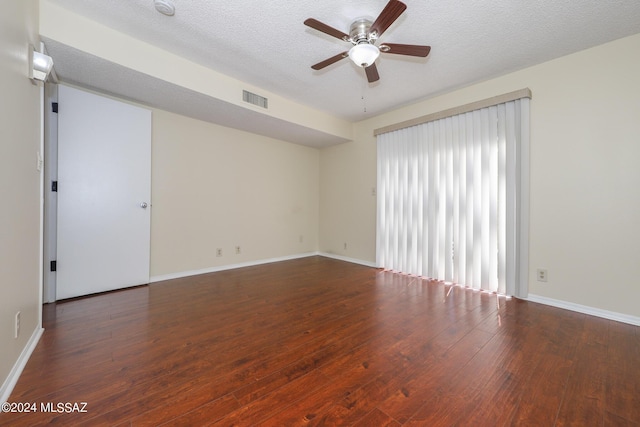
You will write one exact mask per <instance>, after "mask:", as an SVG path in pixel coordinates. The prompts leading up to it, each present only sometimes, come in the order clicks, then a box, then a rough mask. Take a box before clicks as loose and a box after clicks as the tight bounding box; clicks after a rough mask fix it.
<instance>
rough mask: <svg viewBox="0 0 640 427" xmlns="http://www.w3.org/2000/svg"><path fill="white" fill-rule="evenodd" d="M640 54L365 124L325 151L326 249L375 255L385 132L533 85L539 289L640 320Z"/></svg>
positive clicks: (544, 73)
mask: <svg viewBox="0 0 640 427" xmlns="http://www.w3.org/2000/svg"><path fill="white" fill-rule="evenodd" d="M638 52H640V34H638V35H635V36H632V37H628V38H624V39H621V40H617V41H614V42H612V43H608V44H605V45H602V46H598V47H595V48H592V49H588V50H585V51H582V52H578V53H576V54H573V55H569V56H566V57H563V58H559V59H556V60H553V61H550V62H547V63H544V64H541V65H538V66H535V67H531V68H527V69H525V70H521V71H518V72H514V73H511V74H508V75H505V76H503V77H500V78H496V79H493V80H490V81H486V82H483V83H478V84H475V85H472V86H469V87H467V88H464V89H461V90H458V91H454V92H451V93H448V94H445V95H442V96H439V97H436V98H433V99H430V100H426V101H423V102H419V103H417V104H414V105H411V106H407V107H404V108H401V109H397V110H395V111H392V112H390V113H387V114H384V115H380V116H378V117H374V118H372V119H370V120H367V121H363V122H360V123H357V124H356V129H355V131H354V134H355V141H354V142H352V143H348V144H346V145H340V146H336V147H330V148H326V149H324V150H323V151H322V153H321V160H320V163H321V218H320V224H321V225H320V229H321V235H320V236H321V239H320V249H321V250H322V251H326V252H336V253H340V252H341V251H343V241H345V240H349V241H354V240H355V241H357V242H359V244H357V245H355V246H353V245H350V246H348V247H349V251H350V253H349V256H351V257H354V258H359V259H362V260H365V261H368V262H373V261H375V215H376V214H375V201H374V200H372V198H371V197H370V194H371V186H372V185H375V174H376V170H375V168H376V164H375V150H376V147H375V138H374V137H373V130H374V129H376V128H379V127H382V126H386V125H389V124H392V123H397V122H401V121H404V120H408V119H411V118H415V117H419V116H422V115H425V114H428V113H432V112H436V111H441V110H444V109H447V108H451V107H455V106H459V105H463V104H466V103H469V102H473V101H477V100H481V99H484V98H489V97H491V96H494V95H499V94H502V93H506V92H510V91H513V90H517V89H521V88H524V87H529V88H530V89H531V90H532V92H533V99H532V102H531V159H530V163H531V164H530V166H531V176H530V179H531V195H530V203H531V206H530V254H529V265H530V274H529V292H530V293H531V294H535V295H538V296H541V297H545V298H550V299H554V300H560V301H566V302H570V303H574V304H580V305H584V306H588V307H593V308H598V309H602V310H608V311H613V312H616V313H621V314H626V315H631V316H640V304H639V303H638V302H639V301H640V285H638V280H639V279H638V278H639V277H640V262H639V261H640V260H639V257H638V254H640V250H638V247H637V245H638V242H640V191H639V190H638V185H639V184H640V166H638V162H639V161H640V78H639V77H638V76H640V55H638ZM536 268H545V269H547V270H548V274H549V281H548V282H547V283H542V282H537V281H536V280H535V269H536Z"/></svg>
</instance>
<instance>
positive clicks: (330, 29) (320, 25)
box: [304, 18, 349, 41]
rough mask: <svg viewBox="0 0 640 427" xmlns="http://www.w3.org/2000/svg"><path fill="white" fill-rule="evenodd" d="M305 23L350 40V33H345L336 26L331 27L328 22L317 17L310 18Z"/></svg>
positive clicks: (315, 28)
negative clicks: (323, 21)
mask: <svg viewBox="0 0 640 427" xmlns="http://www.w3.org/2000/svg"><path fill="white" fill-rule="evenodd" d="M304 25H306V26H307V27H311V28H313V29H314V30H318V31H320V32H322V33H325V34H329V35H330V36H333V37H336V38H338V39H340V40H345V41H346V40H349V35H348V34H346V33H343V32H342V31H340V30H336V29H335V28H333V27H330V26H328V25H327V24H324V23H322V22H320V21H318V20H317V19H313V18H309V19H307V20H306V21H304Z"/></svg>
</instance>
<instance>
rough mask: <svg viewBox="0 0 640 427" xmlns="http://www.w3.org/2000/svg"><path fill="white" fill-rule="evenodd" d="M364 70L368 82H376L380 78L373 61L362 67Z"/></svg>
mask: <svg viewBox="0 0 640 427" xmlns="http://www.w3.org/2000/svg"><path fill="white" fill-rule="evenodd" d="M364 72H365V73H367V80H368V81H369V83H373V82H377V81H378V80H380V75H379V74H378V67H376V64H375V62H374V63H373V64H371V65H369V66H368V67H367V68H365V69H364Z"/></svg>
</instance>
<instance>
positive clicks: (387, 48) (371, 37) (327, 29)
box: [304, 0, 431, 83]
mask: <svg viewBox="0 0 640 427" xmlns="http://www.w3.org/2000/svg"><path fill="white" fill-rule="evenodd" d="M406 8H407V5H406V4H404V3H402V2H401V1H399V0H389V3H387V5H386V6H385V7H384V9H383V10H382V12H380V15H379V16H378V17H377V18H376V20H375V21H374V22H373V23H372V22H371V21H369V20H368V19H365V18H360V19H357V20H355V21H354V22H353V23H352V24H351V27H350V29H349V34H346V33H343V32H342V31H340V30H337V29H335V28H333V27H331V26H329V25H327V24H324V23H322V22H320V21H318V20H316V19H313V18H309V19H307V20H306V21H304V24H305V25H306V26H308V27H311V28H313V29H315V30H318V31H321V32H323V33H325V34H328V35H330V36H333V37H336V38H338V39H340V40H343V41H346V42H349V43H351V44H352V45H353V47H352V48H351V49H350V50H348V51H346V52H342V53H339V54H337V55H335V56H332V57H331V58H328V59H325V60H324V61H322V62H318V63H317V64H315V65H312V66H311V68H313V69H314V70H321V69H323V68H325V67H327V66H329V65H331V64H333V63H335V62H338V61H339V60H341V59H342V58H346V57H347V56H348V57H349V58H351V60H352V61H353V62H354V63H355V64H356V65H357V66H359V67H362V68H364V71H365V73H366V75H367V80H368V81H369V83H373V82H375V81H378V80H379V79H380V75H379V74H378V69H377V67H376V63H375V61H376V59H378V56H379V55H380V52H382V53H394V54H396V55H409V56H419V57H423V58H424V57H426V56H427V55H429V51H431V46H420V45H412V44H398V43H382V44H380V45H379V46H376V41H377V40H378V37H380V36H381V35H382V33H384V32H385V30H386V29H387V28H389V26H390V25H391V24H393V23H394V22H395V20H396V19H398V18H399V17H400V15H402V12H404V11H405V9H406Z"/></svg>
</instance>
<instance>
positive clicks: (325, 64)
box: [311, 52, 349, 70]
mask: <svg viewBox="0 0 640 427" xmlns="http://www.w3.org/2000/svg"><path fill="white" fill-rule="evenodd" d="M347 56H349V52H342V53H339V54H337V55H336V56H332V57H331V58H329V59H325V60H324V61H322V62H318V63H317V64H315V65H312V66H311V68H313V69H314V70H322V69H323V68H324V67H328V66H329V65H331V64H333V63H334V62H338V61H340V60H341V59H342V58H346V57H347Z"/></svg>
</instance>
